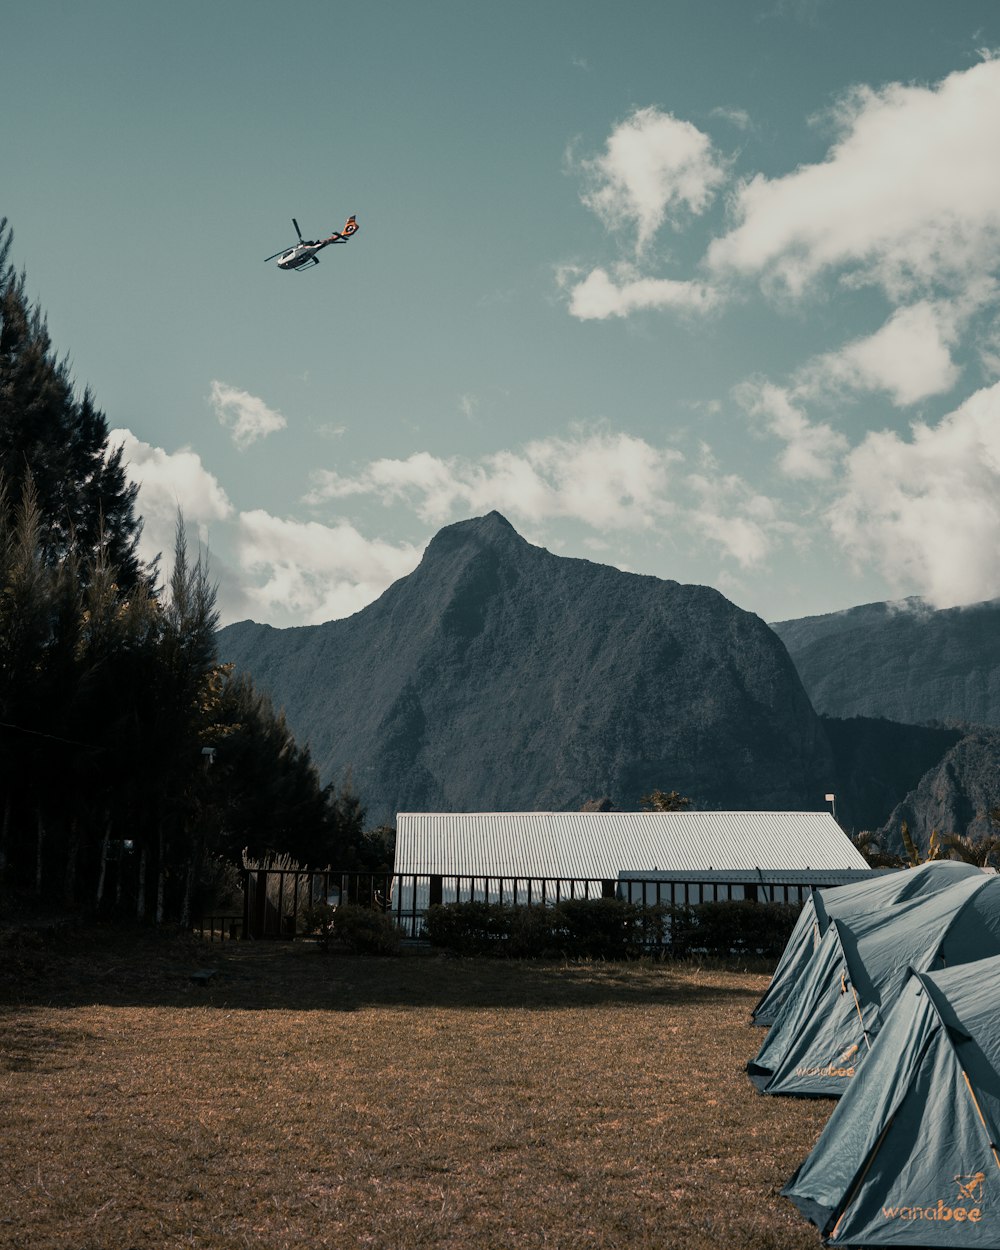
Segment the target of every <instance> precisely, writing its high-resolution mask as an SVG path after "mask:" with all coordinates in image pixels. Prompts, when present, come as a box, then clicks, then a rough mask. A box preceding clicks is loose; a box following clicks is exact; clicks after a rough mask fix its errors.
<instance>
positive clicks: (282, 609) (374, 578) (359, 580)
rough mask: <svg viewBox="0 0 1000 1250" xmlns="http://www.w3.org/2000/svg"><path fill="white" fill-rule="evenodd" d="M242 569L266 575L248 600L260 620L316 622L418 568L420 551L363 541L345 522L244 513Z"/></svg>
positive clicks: (353, 608)
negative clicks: (299, 519) (331, 523)
mask: <svg viewBox="0 0 1000 1250" xmlns="http://www.w3.org/2000/svg"><path fill="white" fill-rule="evenodd" d="M236 544H237V553H238V559H239V564H240V567H241V568H242V569H243V570H244V572H245V573H248V574H251V575H252V576H254V577H256V578H258V579H259V578H261V577H263V578H264V579H265V580H263V581H262V582H261V581H258V582H257V583H256V584H251V585H249V586H247V587H246V591H245V593H246V597H247V599H248V600H249V602H250V603H251V605H253V606H254V607H255V608H256V609H257V610H258V611H259V612H260V613H261V614H262V615H263V616H264V617H266V619H268V620H271V621H275V620H277V621H280V622H281V623H282V624H300V623H306V624H318V623H320V622H322V621H328V620H333V619H336V618H338V617H343V616H348V615H350V614H351V613H353V612H357V611H359V610H360V609H361V608H363V607H365V606H366V605H367V604H369V603H371V602H372V601H373V600H374V599H376V598H377V597H378V596H379V595H380V594H381V593H382V591H384V590H385V589H386V588H387V587H388V586H389V585H390V584H391V583H392V582H394V581H396V580H398V579H399V578H400V577H404V576H405V575H406V574H407V573H410V572H412V571H413V569H414V568H415V567H416V565H417V563H418V561H419V559H420V554H421V550H422V549H421V548H420V547H419V546H414V545H412V544H410V543H400V544H399V545H398V546H396V545H393V544H392V543H389V542H385V541H384V540H382V539H366V538H365V537H364V536H363V535H362V534H360V533H359V532H358V530H356V529H355V528H354V526H353V525H350V524H348V523H347V522H344V521H342V522H340V523H338V524H337V525H333V526H328V525H321V524H319V523H318V522H316V521H305V522H303V521H294V520H283V519H282V518H280V517H275V516H272V515H270V514H269V513H267V512H264V511H262V510H260V509H256V510H254V511H251V512H243V513H241V514H240V517H239V524H238V529H237V534H236Z"/></svg>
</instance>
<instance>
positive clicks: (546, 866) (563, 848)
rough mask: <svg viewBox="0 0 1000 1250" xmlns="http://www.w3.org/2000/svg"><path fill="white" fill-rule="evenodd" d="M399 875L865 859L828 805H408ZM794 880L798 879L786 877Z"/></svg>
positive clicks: (825, 868)
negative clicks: (584, 808)
mask: <svg viewBox="0 0 1000 1250" xmlns="http://www.w3.org/2000/svg"><path fill="white" fill-rule="evenodd" d="M395 871H396V874H397V876H403V875H415V876H435V877H457V876H476V877H491V878H492V877H508V878H510V877H518V878H536V879H537V878H547V879H550V880H551V879H561V880H572V879H577V880H579V879H589V880H603V881H615V880H618V878H619V877H623V876H631V877H633V878H635V877H640V876H643V875H645V874H648V876H649V877H650V878H660V879H663V878H666V877H674V878H675V879H683V878H687V879H688V880H702V881H712V880H726V879H728V880H733V879H734V878H733V876H732V874H734V873H736V874H738V876H739V877H743V876H744V874H745V879H746V880H754V881H756V880H761V879H762V877H761V874H767V875H768V876H771V877H773V876H774V875H775V874H776V875H779V876H782V877H784V876H785V875H786V874H795V875H796V876H798V875H799V874H802V875H801V877H799V879H801V880H804V879H805V878H806V877H807V876H808V877H809V878H810V879H815V883H816V884H819V875H818V874H822V875H823V876H824V877H827V875H828V874H832V875H833V876H834V877H835V878H836V879H838V880H842V879H844V877H845V876H846V877H847V878H849V877H850V876H851V874H852V873H853V872H857V871H868V865H867V864H866V863H865V860H864V859H863V858H862V856H861V855H860V853H859V852H858V850H857V849H856V847H855V846H854V845H853V843H852V842H851V840H850V839H849V838H848V837H847V835H846V834H845V833H844V832H843V830H842V829H841V828H840V826H839V825H838V824H837V822H836V821H835V820H834V819H833V817H832V816H831V815H830V813H829V812H690V811H688V812H447V813H442V812H401V813H400V814H399V815H398V816H397V818H396V862H395ZM788 879H790V880H791V879H794V878H793V877H789V878H788Z"/></svg>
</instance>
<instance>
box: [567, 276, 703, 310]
mask: <svg viewBox="0 0 1000 1250" xmlns="http://www.w3.org/2000/svg"><path fill="white" fill-rule="evenodd" d="M568 276H569V275H568V272H567V271H564V272H563V283H564V285H567V286H570V283H569V282H568ZM570 289H571V295H570V303H569V311H570V313H571V314H572V315H573V316H574V317H578V318H579V319H580V320H581V321H591V320H604V319H605V318H607V317H627V316H628V315H629V314H630V313H633V312H637V311H638V310H639V309H644V308H673V309H677V310H679V311H683V312H695V313H705V312H708V311H709V310H710V309H712V308H714V307H716V306H717V305H718V303H719V302H720V294H719V292H718V291H717V290H715V289H714V288H712V287H710V286H706V285H705V284H704V283H702V282H680V281H675V280H673V279H671V278H642V277H635V276H632V277H626V278H625V279H624V280H623V281H622V282H621V284H620V285H616V284H615V282H614V281H613V280H612V279H611V277H610V276H609V275H608V272H607V270H605V269H594V270H592V271H591V272H590V273H589V274H588V275H587V277H586V278H584V280H583V281H582V282H579V283H577V284H576V285H575V286H570Z"/></svg>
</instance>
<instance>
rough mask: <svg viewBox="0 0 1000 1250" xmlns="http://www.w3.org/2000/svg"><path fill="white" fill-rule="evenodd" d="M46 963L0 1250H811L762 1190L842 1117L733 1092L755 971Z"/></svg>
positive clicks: (286, 961) (175, 960) (804, 1229)
mask: <svg viewBox="0 0 1000 1250" xmlns="http://www.w3.org/2000/svg"><path fill="white" fill-rule="evenodd" d="M42 963H43V964H44V966H36V967H35V969H34V978H33V979H32V980H31V981H30V983H29V984H28V985H27V987H26V988H22V989H21V991H20V997H21V998H22V1001H21V1003H20V1004H19V1005H18V1006H17V1007H16V1008H10V1009H4V1010H3V1012H2V1013H0V1083H2V1090H3V1094H2V1102H0V1114H2V1117H3V1128H2V1140H3V1143H4V1156H5V1161H4V1168H3V1179H2V1180H0V1245H2V1246H5V1247H6V1246H16V1247H19V1248H20V1247H24V1248H25V1250H28V1248H29V1247H30V1248H31V1250H49V1248H55V1247H58V1248H59V1250H70V1248H72V1250H128V1248H129V1247H141V1248H142V1250H146V1248H147V1247H149V1248H150V1250H152V1248H156V1250H160V1248H162V1247H175V1246H177V1247H179V1246H195V1247H211V1250H230V1248H235V1247H250V1246H252V1247H262V1248H265V1250H271V1248H274V1250H278V1248H281V1250H284V1248H285V1247H289V1248H290V1247H295V1248H296V1250H299V1248H301V1247H313V1246H330V1247H338V1250H350V1248H353V1247H362V1246H378V1247H380V1248H390V1250H395V1248H397V1247H398V1248H399V1250H411V1248H417V1247H430V1246H433V1247H442V1248H448V1250H452V1248H458V1247H462V1248H463V1250H464V1248H466V1247H468V1248H470V1250H472V1248H474V1250H494V1248H496V1250H500V1248H501V1247H502V1248H503V1250H511V1248H512V1247H525V1248H527V1247H532V1248H533V1247H558V1248H559V1250H572V1248H574V1247H608V1248H611V1247H622V1248H623V1250H624V1248H625V1247H628V1248H629V1250H640V1248H642V1247H689V1248H691V1250H708V1248H709V1247H711V1250H723V1248H725V1250H733V1248H736V1250H738V1248H741V1247H745V1248H747V1250H769V1248H773V1250H794V1248H802V1250H805V1248H806V1247H808V1248H810V1250H815V1248H816V1247H817V1246H818V1245H819V1239H818V1237H817V1236H816V1234H815V1233H814V1232H813V1231H812V1230H811V1229H809V1227H808V1226H806V1225H805V1224H804V1223H803V1222H802V1221H801V1220H800V1218H799V1217H798V1216H797V1214H796V1213H795V1212H794V1211H793V1210H792V1208H791V1207H790V1206H789V1205H788V1204H787V1203H785V1202H784V1201H783V1200H782V1199H781V1198H779V1197H778V1196H777V1189H778V1188H779V1187H780V1186H781V1184H782V1183H783V1182H784V1181H785V1180H786V1179H787V1177H788V1176H789V1174H790V1173H791V1172H792V1171H793V1169H794V1168H795V1166H796V1165H797V1164H798V1163H799V1161H800V1160H801V1159H802V1158H803V1156H804V1155H805V1153H806V1152H807V1151H808V1149H809V1147H810V1145H811V1143H812V1141H813V1140H814V1138H815V1136H816V1133H817V1132H818V1130H819V1129H820V1127H821V1125H822V1124H823V1122H824V1121H825V1119H826V1117H827V1116H828V1114H829V1112H830V1109H831V1106H832V1104H830V1103H828V1102H797V1101H790V1100H782V1099H767V1098H761V1097H760V1096H759V1095H757V1094H756V1093H755V1092H754V1091H753V1090H752V1088H751V1086H750V1083H749V1082H748V1080H747V1079H746V1077H745V1075H744V1074H743V1071H742V1069H743V1065H744V1063H745V1062H746V1060H747V1059H748V1058H750V1057H751V1056H752V1055H753V1054H754V1053H755V1051H756V1049H757V1047H758V1045H759V1043H760V1039H761V1036H762V1035H761V1034H760V1032H759V1031H758V1030H754V1029H752V1028H751V1027H750V1026H749V1025H748V1023H747V1019H748V1013H749V1009H750V1007H751V1005H752V1004H753V1002H754V999H755V997H756V996H757V994H758V993H759V992H760V990H761V988H762V987H763V985H764V984H765V978H763V977H762V976H759V975H750V974H747V973H737V972H725V971H708V970H701V971H699V970H697V969H695V968H692V967H688V968H674V969H671V968H669V967H662V966H645V965H632V966H623V965H578V966H562V965H557V964H545V965H534V964H506V963H493V962H486V961H459V960H450V959H444V958H440V957H438V956H434V955H417V954H413V955H408V956H404V957H403V958H401V959H396V960H384V961H380V960H375V959H369V960H366V959H361V958H356V957H350V956H346V955H342V954H337V953H330V954H329V955H326V956H323V955H322V954H320V953H319V952H317V951H316V950H315V949H313V948H311V947H308V946H294V947H292V946H284V945H273V946H264V945H253V944H240V945H238V946H237V945H232V946H230V945H228V944H227V946H226V947H225V948H223V949H222V950H220V948H219V947H218V946H216V947H214V948H212V947H207V946H202V947H198V948H195V947H193V946H189V945H187V944H185V943H180V944H175V945H173V946H169V947H163V946H162V945H157V944H155V943H149V942H145V943H143V942H139V943H138V945H137V946H136V947H135V948H133V949H132V950H131V951H129V952H127V953H124V954H123V953H119V952H118V951H117V950H116V949H115V946H114V944H111V945H109V946H108V948H107V949H103V950H102V949H93V948H91V949H87V950H86V951H77V953H74V954H71V953H66V954H64V955H62V956H61V957H60V958H59V959H57V960H56V961H55V963H54V965H53V962H52V960H51V958H46V959H45V960H44V961H42ZM199 964H201V965H205V964H212V965H213V966H216V967H218V969H219V972H218V975H217V976H216V977H215V978H214V979H213V980H212V981H211V982H210V983H209V984H208V985H207V986H198V985H195V984H193V983H192V982H191V981H190V978H189V974H190V972H191V970H192V969H194V968H195V967H197V966H198V965H199ZM29 971H30V969H29Z"/></svg>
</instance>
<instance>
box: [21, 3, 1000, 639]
mask: <svg viewBox="0 0 1000 1250" xmlns="http://www.w3.org/2000/svg"><path fill="white" fill-rule="evenodd" d="M0 43H2V47H3V72H2V74H0V117H2V118H3V125H0V215H5V216H6V217H7V218H8V221H9V224H10V225H11V226H12V228H13V230H14V245H13V259H14V262H15V264H16V265H17V266H18V267H19V268H21V267H23V268H24V270H25V272H26V274H27V282H28V291H29V293H30V295H31V298H32V299H34V300H37V302H38V304H39V306H40V307H41V308H42V309H43V311H44V312H45V314H46V316H47V319H48V326H49V331H50V334H51V336H52V339H53V343H54V345H55V347H56V349H57V351H58V352H59V353H60V355H66V356H67V357H68V358H69V360H70V363H71V368H72V374H73V378H74V381H75V384H76V385H77V386H78V387H79V388H81V389H82V388H83V387H90V388H91V390H92V392H93V394H94V397H95V399H96V402H97V404H98V405H99V407H100V408H101V409H102V410H103V411H104V413H105V415H106V417H107V420H108V424H109V427H110V429H111V430H112V442H113V443H114V444H116V445H117V444H118V443H123V444H124V447H125V456H126V459H127V461H128V464H129V472H130V474H131V476H132V477H133V478H134V480H135V481H136V482H138V483H139V484H140V489H139V497H138V509H139V512H140V513H141V514H142V516H143V518H144V531H143V540H142V542H143V546H142V554H143V555H144V556H145V557H146V558H151V557H153V556H155V555H156V554H157V553H160V552H162V553H163V559H162V562H161V569H162V570H163V572H164V573H167V572H169V567H170V553H171V552H172V548H173V543H174V531H175V526H176V521H177V517H178V514H181V515H183V517H184V521H185V526H186V529H187V532H188V536H189V538H191V537H192V536H196V537H197V538H198V539H199V540H200V542H201V543H203V544H204V547H205V550H206V552H207V558H208V561H209V567H210V571H211V575H212V577H213V578H214V579H215V580H216V581H217V582H218V606H219V609H220V613H221V619H222V622H223V623H228V622H231V621H236V620H243V619H247V618H251V619H253V620H256V621H262V622H267V623H270V624H272V625H276V626H290V625H304V624H314V623H318V622H321V621H325V620H329V619H334V618H338V617H343V616H347V615H349V614H351V613H352V612H355V611H357V610H359V609H360V608H362V607H363V606H365V605H366V604H367V603H370V602H371V601H372V600H374V599H375V598H377V597H378V595H379V594H381V593H382V591H383V590H384V589H385V588H386V587H387V586H388V585H389V584H390V583H391V582H393V581H395V580H396V579H397V578H399V577H402V576H405V575H406V574H408V573H409V572H411V571H412V570H413V569H414V568H415V567H416V565H417V563H418V562H419V559H420V556H421V554H422V552H423V550H424V548H425V547H426V545H427V543H428V542H429V541H430V539H431V538H432V537H433V535H434V534H435V533H436V532H437V530H439V529H440V528H441V527H442V526H444V525H446V524H449V523H452V522H454V521H460V520H463V519H465V518H468V517H472V516H480V515H483V514H484V513H486V512H488V511H490V510H492V509H497V510H499V511H500V512H502V513H503V514H504V515H505V516H506V517H507V518H508V520H509V521H510V522H511V524H512V525H514V527H515V528H516V529H517V530H518V531H519V532H520V533H521V534H522V535H524V537H525V538H527V539H528V540H529V541H530V542H532V543H536V544H538V545H540V546H544V547H547V548H548V549H549V550H551V551H553V552H556V553H558V554H561V555H566V556H575V557H583V558H586V559H590V560H596V561H600V562H602V563H607V564H612V565H615V566H616V567H618V568H621V569H625V570H628V571H632V572H637V573H645V574H653V575H655V576H657V577H661V578H671V579H674V580H677V581H680V582H689V583H698V584H705V585H711V586H715V587H716V588H717V589H719V590H720V591H721V592H722V593H723V594H725V595H726V596H727V597H728V598H730V599H732V600H733V601H734V602H735V603H737V604H739V605H740V606H741V607H743V608H746V609H748V610H750V611H753V612H756V613H758V614H759V615H760V616H762V617H763V618H764V619H766V620H771V621H777V620H784V619H788V618H791V617H800V616H806V615H811V614H815V613H821V612H830V611H837V610H840V609H843V608H847V607H850V606H852V605H855V604H859V603H866V602H872V601H876V600H883V599H891V600H897V599H903V598H904V597H906V596H912V595H918V596H922V597H923V598H924V599H925V600H926V601H927V602H929V603H930V604H932V605H934V606H938V607H945V606H954V605H958V604H967V603H973V602H978V601H981V600H985V599H990V598H994V597H997V596H1000V5H997V4H995V3H994V2H993V0H985V2H979V0H957V2H951V3H949V2H946V0H933V2H929V0H620V2H619V3H618V4H616V5H614V6H608V5H607V4H605V3H596V2H593V0H532V2H531V3H526V2H524V0H511V2H509V3H505V4H502V5H490V6H486V5H478V4H470V3H460V2H458V0H408V2H407V3H402V2H401V0H397V2H396V3H385V2H384V0H372V2H370V3H365V4H363V5H357V6H354V7H351V6H347V5H336V6H334V5H329V4H326V3H313V2H311V0H284V3H282V4H280V5H278V4H275V3H262V2H257V0H239V2H233V0H198V2H197V3H195V2H192V0H174V2H173V3H171V4H170V5H163V4H153V3H149V2H147V0H120V2H118V0H89V2H88V3H87V4H86V5H81V4H76V3H72V2H71V0H63V2H56V0H35V2H34V3H32V4H31V5H12V6H8V7H7V10H6V11H5V13H4V16H3V19H2V22H0ZM352 213H353V214H356V215H357V219H358V224H359V227H360V228H359V231H358V233H357V234H356V235H355V236H354V237H353V238H352V239H351V240H350V242H349V243H348V244H346V245H344V246H336V247H330V248H327V249H326V250H325V251H324V252H323V253H322V254H321V256H320V260H321V264H320V265H319V266H318V267H316V268H314V269H312V270H310V271H308V272H304V273H286V272H282V271H279V270H278V269H277V267H276V266H275V264H274V263H273V262H272V263H269V264H265V263H264V258H265V257H267V256H269V255H270V254H271V253H273V252H275V251H276V250H278V249H280V248H282V247H284V246H286V245H288V244H290V243H292V242H294V240H295V236H294V231H293V227H292V221H291V219H292V218H293V217H295V218H296V219H297V220H298V222H299V223H300V225H301V227H302V231H303V234H304V235H305V236H306V237H307V238H318V237H321V236H322V235H325V234H328V233H329V232H330V231H332V230H334V229H338V228H339V227H341V226H342V225H343V224H344V222H345V220H346V218H347V217H348V216H349V215H350V214H352Z"/></svg>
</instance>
